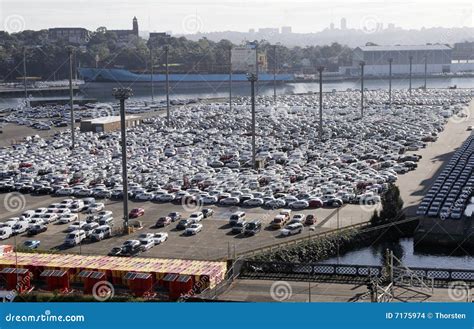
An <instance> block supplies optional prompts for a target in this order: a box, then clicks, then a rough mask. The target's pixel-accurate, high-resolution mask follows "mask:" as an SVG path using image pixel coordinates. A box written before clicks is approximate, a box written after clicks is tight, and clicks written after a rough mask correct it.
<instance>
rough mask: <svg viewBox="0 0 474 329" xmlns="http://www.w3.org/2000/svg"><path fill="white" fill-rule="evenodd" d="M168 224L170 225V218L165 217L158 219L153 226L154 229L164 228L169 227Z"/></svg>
mask: <svg viewBox="0 0 474 329" xmlns="http://www.w3.org/2000/svg"><path fill="white" fill-rule="evenodd" d="M170 224H171V218H170V217H167V216H165V217H160V218H158V220H157V221H156V224H155V226H156V227H165V226H167V225H170Z"/></svg>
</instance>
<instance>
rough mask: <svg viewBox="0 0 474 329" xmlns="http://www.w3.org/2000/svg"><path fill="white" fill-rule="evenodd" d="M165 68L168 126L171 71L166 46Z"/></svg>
mask: <svg viewBox="0 0 474 329" xmlns="http://www.w3.org/2000/svg"><path fill="white" fill-rule="evenodd" d="M164 48H165V66H166V124H167V125H168V126H169V125H170V79H169V75H170V71H169V63H168V52H169V46H168V45H165V46H164Z"/></svg>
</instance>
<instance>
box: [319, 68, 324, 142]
mask: <svg viewBox="0 0 474 329" xmlns="http://www.w3.org/2000/svg"><path fill="white" fill-rule="evenodd" d="M323 71H324V66H318V72H319V141H320V142H321V143H322V142H323Z"/></svg>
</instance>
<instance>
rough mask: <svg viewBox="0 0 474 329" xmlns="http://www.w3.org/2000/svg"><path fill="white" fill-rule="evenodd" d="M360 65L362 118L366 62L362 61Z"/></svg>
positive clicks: (361, 116) (362, 116)
mask: <svg viewBox="0 0 474 329" xmlns="http://www.w3.org/2000/svg"><path fill="white" fill-rule="evenodd" d="M359 65H360V118H361V119H363V118H364V66H365V62H364V61H362V62H360V63H359Z"/></svg>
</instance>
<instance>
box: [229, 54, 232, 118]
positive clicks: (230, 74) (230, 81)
mask: <svg viewBox="0 0 474 329" xmlns="http://www.w3.org/2000/svg"><path fill="white" fill-rule="evenodd" d="M229 109H230V110H232V45H231V46H230V47H229Z"/></svg>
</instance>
